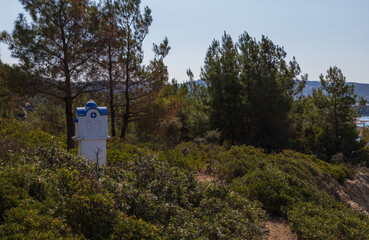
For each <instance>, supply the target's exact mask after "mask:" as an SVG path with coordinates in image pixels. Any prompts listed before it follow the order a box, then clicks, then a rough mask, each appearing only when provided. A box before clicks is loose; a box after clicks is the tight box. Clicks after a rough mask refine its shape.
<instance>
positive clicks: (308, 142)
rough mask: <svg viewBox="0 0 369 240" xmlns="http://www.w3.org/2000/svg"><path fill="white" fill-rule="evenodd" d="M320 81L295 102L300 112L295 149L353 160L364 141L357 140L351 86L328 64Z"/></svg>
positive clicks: (355, 158)
mask: <svg viewBox="0 0 369 240" xmlns="http://www.w3.org/2000/svg"><path fill="white" fill-rule="evenodd" d="M320 81H321V85H322V87H321V88H320V89H318V90H314V91H313V94H312V96H309V97H307V98H304V99H302V100H301V102H300V103H299V104H300V105H301V108H303V113H302V114H301V118H302V119H300V120H301V123H300V124H301V126H300V129H299V130H300V133H301V134H302V136H300V139H299V140H298V142H299V144H297V145H299V147H297V149H299V150H300V151H302V152H305V153H313V154H314V155H316V156H318V157H319V158H320V159H324V160H326V161H331V160H332V161H333V160H334V158H336V159H337V157H334V156H335V155H336V156H338V155H337V154H339V155H343V156H342V157H340V158H341V159H340V161H346V162H355V161H356V160H357V158H358V152H359V150H360V148H362V147H363V146H364V145H363V143H361V142H358V141H357V138H358V133H357V130H356V125H355V120H356V117H357V116H358V113H357V111H356V110H355V108H354V105H355V103H356V97H357V95H356V94H354V86H353V85H348V84H346V79H345V77H344V76H343V74H342V72H341V70H340V69H338V68H337V67H330V68H329V69H328V71H327V75H326V76H323V75H321V76H320Z"/></svg>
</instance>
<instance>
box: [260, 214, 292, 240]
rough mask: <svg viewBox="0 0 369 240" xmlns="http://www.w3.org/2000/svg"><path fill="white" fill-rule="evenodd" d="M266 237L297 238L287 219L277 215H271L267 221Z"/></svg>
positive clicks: (270, 238)
mask: <svg viewBox="0 0 369 240" xmlns="http://www.w3.org/2000/svg"><path fill="white" fill-rule="evenodd" d="M264 237H265V238H264V239H268V240H297V236H296V234H294V233H293V232H292V231H291V229H290V227H289V226H288V225H287V223H286V221H285V220H284V219H280V218H279V217H276V216H271V217H270V218H269V220H268V221H267V223H266V231H265V235H264Z"/></svg>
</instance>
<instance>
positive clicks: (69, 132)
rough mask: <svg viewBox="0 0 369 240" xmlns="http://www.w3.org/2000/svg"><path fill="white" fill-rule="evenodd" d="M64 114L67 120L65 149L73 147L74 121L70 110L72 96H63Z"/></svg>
mask: <svg viewBox="0 0 369 240" xmlns="http://www.w3.org/2000/svg"><path fill="white" fill-rule="evenodd" d="M65 116H66V120H67V149H68V150H69V149H72V148H74V140H73V139H72V137H73V135H74V121H73V112H72V98H71V97H66V98H65Z"/></svg>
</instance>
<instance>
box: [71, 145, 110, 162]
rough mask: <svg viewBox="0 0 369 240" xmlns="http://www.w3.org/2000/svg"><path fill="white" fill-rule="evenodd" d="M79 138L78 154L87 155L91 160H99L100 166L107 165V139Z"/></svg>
mask: <svg viewBox="0 0 369 240" xmlns="http://www.w3.org/2000/svg"><path fill="white" fill-rule="evenodd" d="M76 140H78V155H80V156H85V157H86V158H87V159H88V160H89V161H91V162H97V163H98V164H99V166H106V139H82V138H76Z"/></svg>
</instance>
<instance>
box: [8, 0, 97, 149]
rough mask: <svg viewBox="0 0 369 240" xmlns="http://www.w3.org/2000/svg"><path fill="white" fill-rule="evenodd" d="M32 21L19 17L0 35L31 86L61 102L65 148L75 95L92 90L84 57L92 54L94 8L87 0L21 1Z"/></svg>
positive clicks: (94, 49)
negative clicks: (26, 69) (11, 26)
mask: <svg viewBox="0 0 369 240" xmlns="http://www.w3.org/2000/svg"><path fill="white" fill-rule="evenodd" d="M21 3H22V5H23V6H24V9H25V10H26V11H27V12H28V13H29V14H30V16H31V18H32V21H31V23H28V22H27V20H26V17H25V16H24V15H22V14H20V15H19V17H18V19H17V21H16V22H15V26H14V30H13V33H12V34H11V35H10V34H8V33H6V32H3V33H2V38H1V40H2V41H3V42H5V43H7V44H8V45H9V48H10V49H11V50H12V55H13V56H14V57H16V58H18V59H19V60H20V62H21V64H22V65H23V66H26V67H27V68H28V70H29V71H28V72H29V77H30V78H32V79H33V87H34V88H35V89H36V90H37V91H38V92H39V93H42V94H46V95H49V96H53V97H55V98H58V99H60V100H62V101H64V104H65V115H66V126H67V148H68V149H71V148H73V147H74V142H73V139H72V136H73V135H74V122H73V112H72V104H73V101H74V99H75V98H76V97H77V96H79V95H80V94H83V93H86V92H90V91H94V90H95V89H94V88H93V84H92V82H90V81H89V80H90V75H89V73H90V71H89V70H90V68H89V66H88V63H89V61H90V59H91V58H92V57H93V56H94V55H95V54H96V52H98V51H99V50H100V49H99V45H98V43H97V42H96V39H97V38H96V34H95V33H96V32H97V31H98V30H99V28H98V27H99V19H98V12H97V7H96V6H94V5H93V4H92V3H91V2H90V1H89V0H79V1H76V0H55V1H46V0H21Z"/></svg>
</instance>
